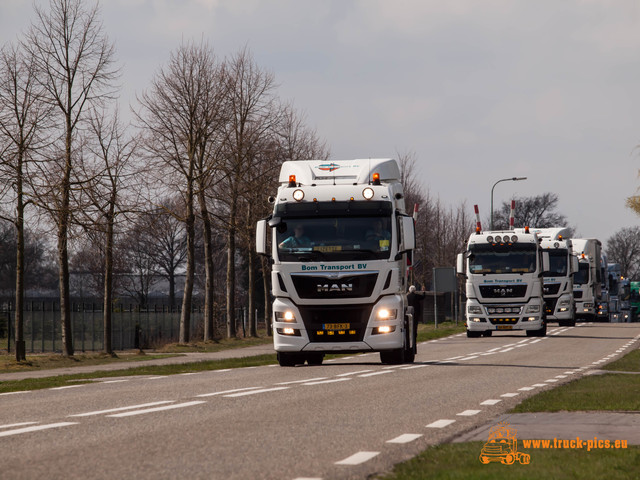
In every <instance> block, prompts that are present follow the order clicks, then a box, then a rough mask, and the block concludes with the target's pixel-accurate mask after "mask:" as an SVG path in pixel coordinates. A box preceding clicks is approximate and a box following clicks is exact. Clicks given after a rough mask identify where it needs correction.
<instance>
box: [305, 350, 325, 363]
mask: <svg viewBox="0 0 640 480" xmlns="http://www.w3.org/2000/svg"><path fill="white" fill-rule="evenodd" d="M322 360H324V353H307V363H308V364H309V365H322Z"/></svg>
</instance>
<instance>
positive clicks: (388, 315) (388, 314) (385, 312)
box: [376, 308, 398, 320]
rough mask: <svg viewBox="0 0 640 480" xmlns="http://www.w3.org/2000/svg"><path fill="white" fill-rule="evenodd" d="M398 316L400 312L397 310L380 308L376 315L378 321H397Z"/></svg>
mask: <svg viewBox="0 0 640 480" xmlns="http://www.w3.org/2000/svg"><path fill="white" fill-rule="evenodd" d="M397 316H398V310H396V309H395V308H379V309H378V312H377V313H376V317H377V318H378V320H395V318H396V317H397Z"/></svg>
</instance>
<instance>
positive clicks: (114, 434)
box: [0, 324, 640, 479]
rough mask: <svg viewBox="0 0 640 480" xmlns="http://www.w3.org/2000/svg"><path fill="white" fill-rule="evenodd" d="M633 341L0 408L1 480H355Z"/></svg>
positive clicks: (71, 394)
mask: <svg viewBox="0 0 640 480" xmlns="http://www.w3.org/2000/svg"><path fill="white" fill-rule="evenodd" d="M639 338H640V324H578V326H576V327H563V328H558V327H550V328H549V335H548V336H547V337H544V338H534V337H526V336H525V335H524V333H522V332H517V333H512V334H504V333H500V334H497V335H494V336H493V337H489V338H479V339H469V338H466V336H464V334H461V335H455V336H452V337H447V338H445V339H440V340H434V341H429V342H425V343H422V344H420V346H419V349H418V355H417V357H416V363H414V364H413V365H393V366H385V365H381V364H380V363H379V357H378V355H377V354H369V355H354V356H353V357H343V358H338V359H334V360H330V361H327V362H326V363H325V364H324V365H322V366H320V367H295V368H281V367H277V366H262V367H251V368H241V369H233V370H217V371H208V372H199V373H193V374H184V375H174V376H141V377H132V378H118V379H105V381H98V382H95V383H91V384H82V385H73V384H70V385H66V386H64V387H62V388H57V389H49V390H39V391H31V392H24V393H13V394H8V395H2V396H0V406H2V408H0V436H3V437H4V438H3V439H2V444H3V449H2V451H3V454H2V456H3V460H4V467H3V470H4V471H6V472H11V473H12V476H13V477H15V478H34V477H35V476H36V475H43V476H45V477H47V478H71V479H74V478H87V477H90V478H113V477H115V476H120V477H125V478H131V477H136V478H143V479H144V478H148V479H151V478H158V477H160V478H175V477H186V476H190V477H193V478H207V479H210V478H230V479H235V478H238V479H240V478H243V479H244V478H274V479H275V478H277V479H281V478H285V479H286V478H291V479H295V478H324V479H334V478H366V477H367V476H368V475H370V474H373V473H376V472H383V471H388V470H390V469H391V467H392V466H393V465H394V464H395V463H398V462H400V461H402V460H406V459H407V458H409V457H411V456H413V455H415V454H417V453H419V452H420V451H422V450H424V449H425V448H426V447H427V446H429V445H433V444H435V443H439V442H442V441H447V440H449V439H451V438H453V437H454V436H456V435H457V434H460V433H462V432H463V431H467V430H469V429H470V428H473V427H476V426H479V425H482V424H485V423H487V422H488V421H490V420H491V419H494V418H496V417H497V416H498V415H500V414H502V413H504V412H506V411H507V410H508V409H510V408H511V407H513V406H514V405H515V404H516V403H518V402H519V401H520V399H522V398H524V397H526V396H529V395H532V394H534V393H537V392H538V391H541V390H544V389H548V388H552V387H553V386H555V385H558V384H562V383H563V382H567V381H569V380H570V379H572V378H576V377H579V376H581V375H584V374H585V372H587V371H589V370H590V369H592V368H600V367H601V366H602V365H603V364H604V363H606V361H609V360H614V359H616V358H618V357H619V356H622V355H624V353H625V352H628V351H630V349H632V348H636V347H637V345H638V342H639ZM625 345H626V346H625ZM618 351H619V352H618ZM605 358H607V359H608V360H604V361H603V362H601V360H603V359H605ZM594 362H600V363H594ZM452 468H454V466H453V467H452Z"/></svg>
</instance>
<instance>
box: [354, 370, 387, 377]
mask: <svg viewBox="0 0 640 480" xmlns="http://www.w3.org/2000/svg"><path fill="white" fill-rule="evenodd" d="M393 372H394V371H393V370H380V371H378V372H372V373H365V374H364V375H358V377H360V378H364V377H373V376H375V375H384V374H385V373H393Z"/></svg>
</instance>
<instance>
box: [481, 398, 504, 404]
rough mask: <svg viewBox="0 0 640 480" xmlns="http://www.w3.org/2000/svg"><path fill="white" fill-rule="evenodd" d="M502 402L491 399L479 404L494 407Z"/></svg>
mask: <svg viewBox="0 0 640 480" xmlns="http://www.w3.org/2000/svg"><path fill="white" fill-rule="evenodd" d="M501 401H502V400H494V399H493V398H490V399H489V400H485V401H484V402H480V405H495V404H497V403H500V402H501Z"/></svg>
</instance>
